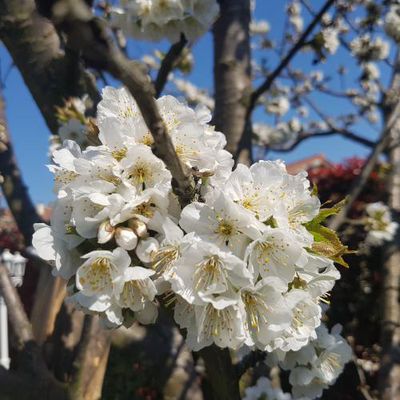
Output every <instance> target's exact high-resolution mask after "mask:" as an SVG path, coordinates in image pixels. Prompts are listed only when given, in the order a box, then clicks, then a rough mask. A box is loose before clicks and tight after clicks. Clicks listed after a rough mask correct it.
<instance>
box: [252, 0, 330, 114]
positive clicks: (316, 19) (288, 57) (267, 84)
mask: <svg viewBox="0 0 400 400" xmlns="http://www.w3.org/2000/svg"><path fill="white" fill-rule="evenodd" d="M334 2H335V0H328V1H327V2H326V3H325V5H324V6H323V7H322V8H321V10H320V11H319V13H318V14H317V15H316V16H315V17H314V19H313V20H312V21H311V22H310V24H309V25H308V27H307V28H306V30H305V31H304V32H303V34H302V35H301V36H300V38H299V39H298V41H297V42H296V43H295V44H294V45H293V47H292V48H291V49H290V51H289V52H288V54H287V55H286V57H285V58H284V59H283V60H282V61H281V62H280V64H279V65H278V67H277V68H276V69H275V70H274V71H273V72H272V73H271V74H270V75H268V77H267V79H266V80H265V81H264V83H263V84H262V85H261V86H260V87H259V88H257V89H256V90H255V91H254V92H253V94H252V95H251V98H250V103H249V108H248V115H249V116H250V114H251V112H252V111H253V109H254V107H255V106H256V104H257V101H258V99H259V98H260V97H261V95H262V94H263V93H265V92H266V91H268V90H269V89H270V88H271V86H272V84H273V83H274V81H275V79H276V78H277V77H278V76H279V75H280V74H281V72H282V71H283V70H284V69H285V68H286V66H287V65H288V64H289V63H290V61H291V60H292V58H293V57H294V56H295V55H296V54H297V52H298V51H299V50H300V49H301V48H302V47H303V46H304V45H305V44H306V40H307V38H308V35H309V34H310V33H311V32H312V31H313V30H314V28H315V27H316V26H317V25H318V23H319V21H320V20H321V18H322V16H323V15H324V14H325V13H326V12H327V11H328V10H329V8H330V7H331V6H332V5H333V3H334Z"/></svg>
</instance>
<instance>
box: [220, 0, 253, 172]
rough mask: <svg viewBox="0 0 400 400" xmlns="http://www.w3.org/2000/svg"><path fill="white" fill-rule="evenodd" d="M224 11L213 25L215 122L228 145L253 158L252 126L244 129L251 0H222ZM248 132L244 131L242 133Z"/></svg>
mask: <svg viewBox="0 0 400 400" xmlns="http://www.w3.org/2000/svg"><path fill="white" fill-rule="evenodd" d="M219 5H220V8H221V13H220V17H219V19H218V20H217V21H216V23H215V25H214V29H213V34H214V87H215V111H214V118H213V123H214V124H215V126H216V129H217V130H218V131H221V132H223V133H224V134H225V135H226V139H227V146H226V149H227V150H228V151H229V152H231V153H232V154H233V155H234V156H236V158H237V159H238V160H239V161H240V162H243V163H246V164H249V163H250V162H251V130H250V129H245V127H246V115H247V108H248V104H249V100H250V95H251V91H252V86H251V52H250V36H249V24H250V18H251V15H250V0H219ZM244 131H245V132H246V134H245V135H243V138H242V134H243V132H244Z"/></svg>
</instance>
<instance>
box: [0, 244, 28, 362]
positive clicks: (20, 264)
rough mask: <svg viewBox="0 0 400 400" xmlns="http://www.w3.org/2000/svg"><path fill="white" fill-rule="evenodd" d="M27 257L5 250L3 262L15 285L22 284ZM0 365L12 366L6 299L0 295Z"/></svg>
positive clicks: (2, 256) (2, 257)
mask: <svg viewBox="0 0 400 400" xmlns="http://www.w3.org/2000/svg"><path fill="white" fill-rule="evenodd" d="M27 261H28V260H27V259H26V258H25V257H22V256H21V254H20V253H19V252H16V253H15V255H13V254H11V253H10V251H9V250H8V249H5V250H4V251H3V254H2V255H1V262H2V263H3V264H4V266H5V267H6V268H7V269H8V272H9V274H10V278H11V282H12V283H13V284H14V286H16V287H18V286H21V285H22V282H23V277H24V274H25V266H26V263H27ZM0 365H1V366H2V367H4V368H6V369H9V368H10V357H9V352H8V320H7V307H6V303H5V301H4V299H3V298H2V297H1V296H0Z"/></svg>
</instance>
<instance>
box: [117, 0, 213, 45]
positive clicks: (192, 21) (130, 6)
mask: <svg viewBox="0 0 400 400" xmlns="http://www.w3.org/2000/svg"><path fill="white" fill-rule="evenodd" d="M120 3H121V6H120V7H118V8H114V22H115V24H116V25H118V26H119V27H120V28H121V29H122V30H123V31H124V32H125V33H126V34H127V35H131V36H133V37H136V38H138V39H144V40H151V41H159V40H161V39H163V38H165V37H166V38H168V39H169V40H170V41H171V42H172V43H175V42H177V41H179V38H180V36H181V34H184V35H185V37H186V38H187V39H188V40H190V41H193V40H195V39H197V38H198V37H200V36H201V35H203V34H204V33H205V32H206V31H207V30H208V29H209V28H210V26H211V25H212V24H213V22H214V21H215V20H216V18H217V16H218V13H219V6H218V3H217V1H216V0H121V1H120Z"/></svg>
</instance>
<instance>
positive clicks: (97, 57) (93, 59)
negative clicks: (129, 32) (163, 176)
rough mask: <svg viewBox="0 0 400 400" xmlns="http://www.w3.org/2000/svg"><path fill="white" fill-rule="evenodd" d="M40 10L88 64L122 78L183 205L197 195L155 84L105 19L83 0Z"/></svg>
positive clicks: (63, 0) (65, 0) (66, 0)
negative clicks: (124, 49)
mask: <svg viewBox="0 0 400 400" xmlns="http://www.w3.org/2000/svg"><path fill="white" fill-rule="evenodd" d="M38 3H39V4H41V7H40V9H41V10H42V11H44V12H45V15H46V16H48V17H50V18H51V19H52V21H53V22H54V23H55V25H56V26H57V28H58V29H60V30H61V31H63V32H64V33H65V34H66V35H67V36H68V44H69V46H70V48H72V49H75V50H76V51H80V52H81V54H82V57H83V58H84V60H85V61H86V63H87V64H88V65H90V66H92V67H95V68H98V69H103V70H105V71H107V72H109V73H110V74H111V75H112V76H113V77H114V78H116V79H118V80H120V81H121V82H122V83H123V84H124V85H125V86H126V87H127V88H128V90H129V92H130V93H131V94H132V96H133V97H134V99H135V100H136V102H137V104H138V107H139V109H140V111H141V113H142V115H143V118H144V120H145V123H146V125H147V126H148V128H149V130H150V133H151V134H152V136H153V138H154V145H153V152H154V154H155V155H156V156H157V157H159V158H160V159H161V160H162V161H164V163H165V165H166V166H167V168H168V169H169V171H170V172H171V174H172V176H173V181H172V186H173V189H174V192H175V194H176V195H177V196H178V197H179V199H180V202H181V204H182V205H186V204H188V203H189V202H190V200H191V199H192V198H193V195H194V184H193V179H192V176H191V174H190V172H189V171H188V170H187V168H186V167H185V166H184V165H183V164H182V163H181V162H180V160H179V158H178V156H177V154H176V152H175V149H174V146H173V143H172V141H171V138H170V136H169V135H168V132H167V128H166V126H165V124H164V122H163V120H162V118H161V115H160V112H159V110H158V108H157V104H156V102H155V99H154V94H155V93H154V86H153V85H152V83H151V82H150V81H149V77H148V76H147V75H146V74H144V73H143V72H142V71H141V69H140V68H138V67H137V66H136V65H135V64H134V63H132V62H131V61H129V60H128V59H127V58H126V57H125V55H124V54H123V53H122V52H121V51H120V50H119V48H118V47H117V46H116V45H115V43H114V42H113V41H112V39H111V37H110V35H109V34H108V31H107V25H106V23H105V21H102V20H100V19H98V18H96V17H95V16H94V15H93V14H92V12H91V10H90V9H89V8H88V7H87V5H86V3H85V2H83V1H82V0H77V1H74V0H58V1H43V0H38Z"/></svg>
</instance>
